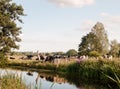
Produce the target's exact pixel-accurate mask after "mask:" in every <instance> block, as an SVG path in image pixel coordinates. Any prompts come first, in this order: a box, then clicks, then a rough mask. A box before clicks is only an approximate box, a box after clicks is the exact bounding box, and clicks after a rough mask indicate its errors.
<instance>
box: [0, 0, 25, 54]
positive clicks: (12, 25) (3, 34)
mask: <svg viewBox="0 0 120 89" xmlns="http://www.w3.org/2000/svg"><path fill="white" fill-rule="evenodd" d="M23 11H24V10H23V8H22V6H21V5H17V4H16V3H13V2H12V0H0V52H2V53H7V52H10V51H11V49H18V48H19V46H18V45H17V42H20V41H21V39H20V38H19V35H20V34H21V27H18V26H17V24H16V23H18V22H20V23H22V20H21V19H20V17H21V16H24V15H25V14H24V13H23Z"/></svg>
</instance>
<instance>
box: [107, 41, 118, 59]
mask: <svg viewBox="0 0 120 89" xmlns="http://www.w3.org/2000/svg"><path fill="white" fill-rule="evenodd" d="M110 47H111V48H110V52H109V54H111V55H113V56H114V57H118V56H119V51H120V44H119V43H118V42H117V40H113V41H111V44H110Z"/></svg>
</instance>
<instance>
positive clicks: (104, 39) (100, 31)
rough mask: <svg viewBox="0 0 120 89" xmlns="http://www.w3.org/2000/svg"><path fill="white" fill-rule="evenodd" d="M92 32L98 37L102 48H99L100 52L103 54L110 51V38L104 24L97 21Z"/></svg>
mask: <svg viewBox="0 0 120 89" xmlns="http://www.w3.org/2000/svg"><path fill="white" fill-rule="evenodd" d="M91 32H92V33H93V34H95V35H96V36H97V38H98V41H97V42H99V45H100V47H101V48H100V49H99V50H98V52H99V53H101V54H107V53H108V51H109V50H108V48H109V40H108V36H107V32H106V31H105V28H104V25H103V24H102V23H100V22H97V23H96V24H95V26H93V28H92V30H91ZM99 45H98V46H99Z"/></svg>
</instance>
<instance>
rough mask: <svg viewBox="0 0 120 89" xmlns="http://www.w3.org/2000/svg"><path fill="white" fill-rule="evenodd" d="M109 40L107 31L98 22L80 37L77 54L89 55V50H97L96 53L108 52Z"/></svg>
mask: <svg viewBox="0 0 120 89" xmlns="http://www.w3.org/2000/svg"><path fill="white" fill-rule="evenodd" d="M108 47H109V40H108V38H107V33H106V31H105V29H104V26H103V24H102V23H100V22H98V23H96V24H95V26H93V28H92V30H91V32H89V33H88V34H87V35H86V36H84V37H82V39H81V43H80V44H79V48H78V54H79V55H89V53H90V52H92V51H93V52H97V53H98V54H106V53H108V51H109V50H108Z"/></svg>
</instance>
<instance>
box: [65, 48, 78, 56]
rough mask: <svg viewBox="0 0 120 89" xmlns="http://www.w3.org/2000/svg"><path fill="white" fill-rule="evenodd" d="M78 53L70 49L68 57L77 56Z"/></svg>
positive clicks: (67, 53)
mask: <svg viewBox="0 0 120 89" xmlns="http://www.w3.org/2000/svg"><path fill="white" fill-rule="evenodd" d="M77 54H78V53H77V51H76V50H75V49H70V50H68V51H67V52H66V55H67V56H77Z"/></svg>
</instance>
